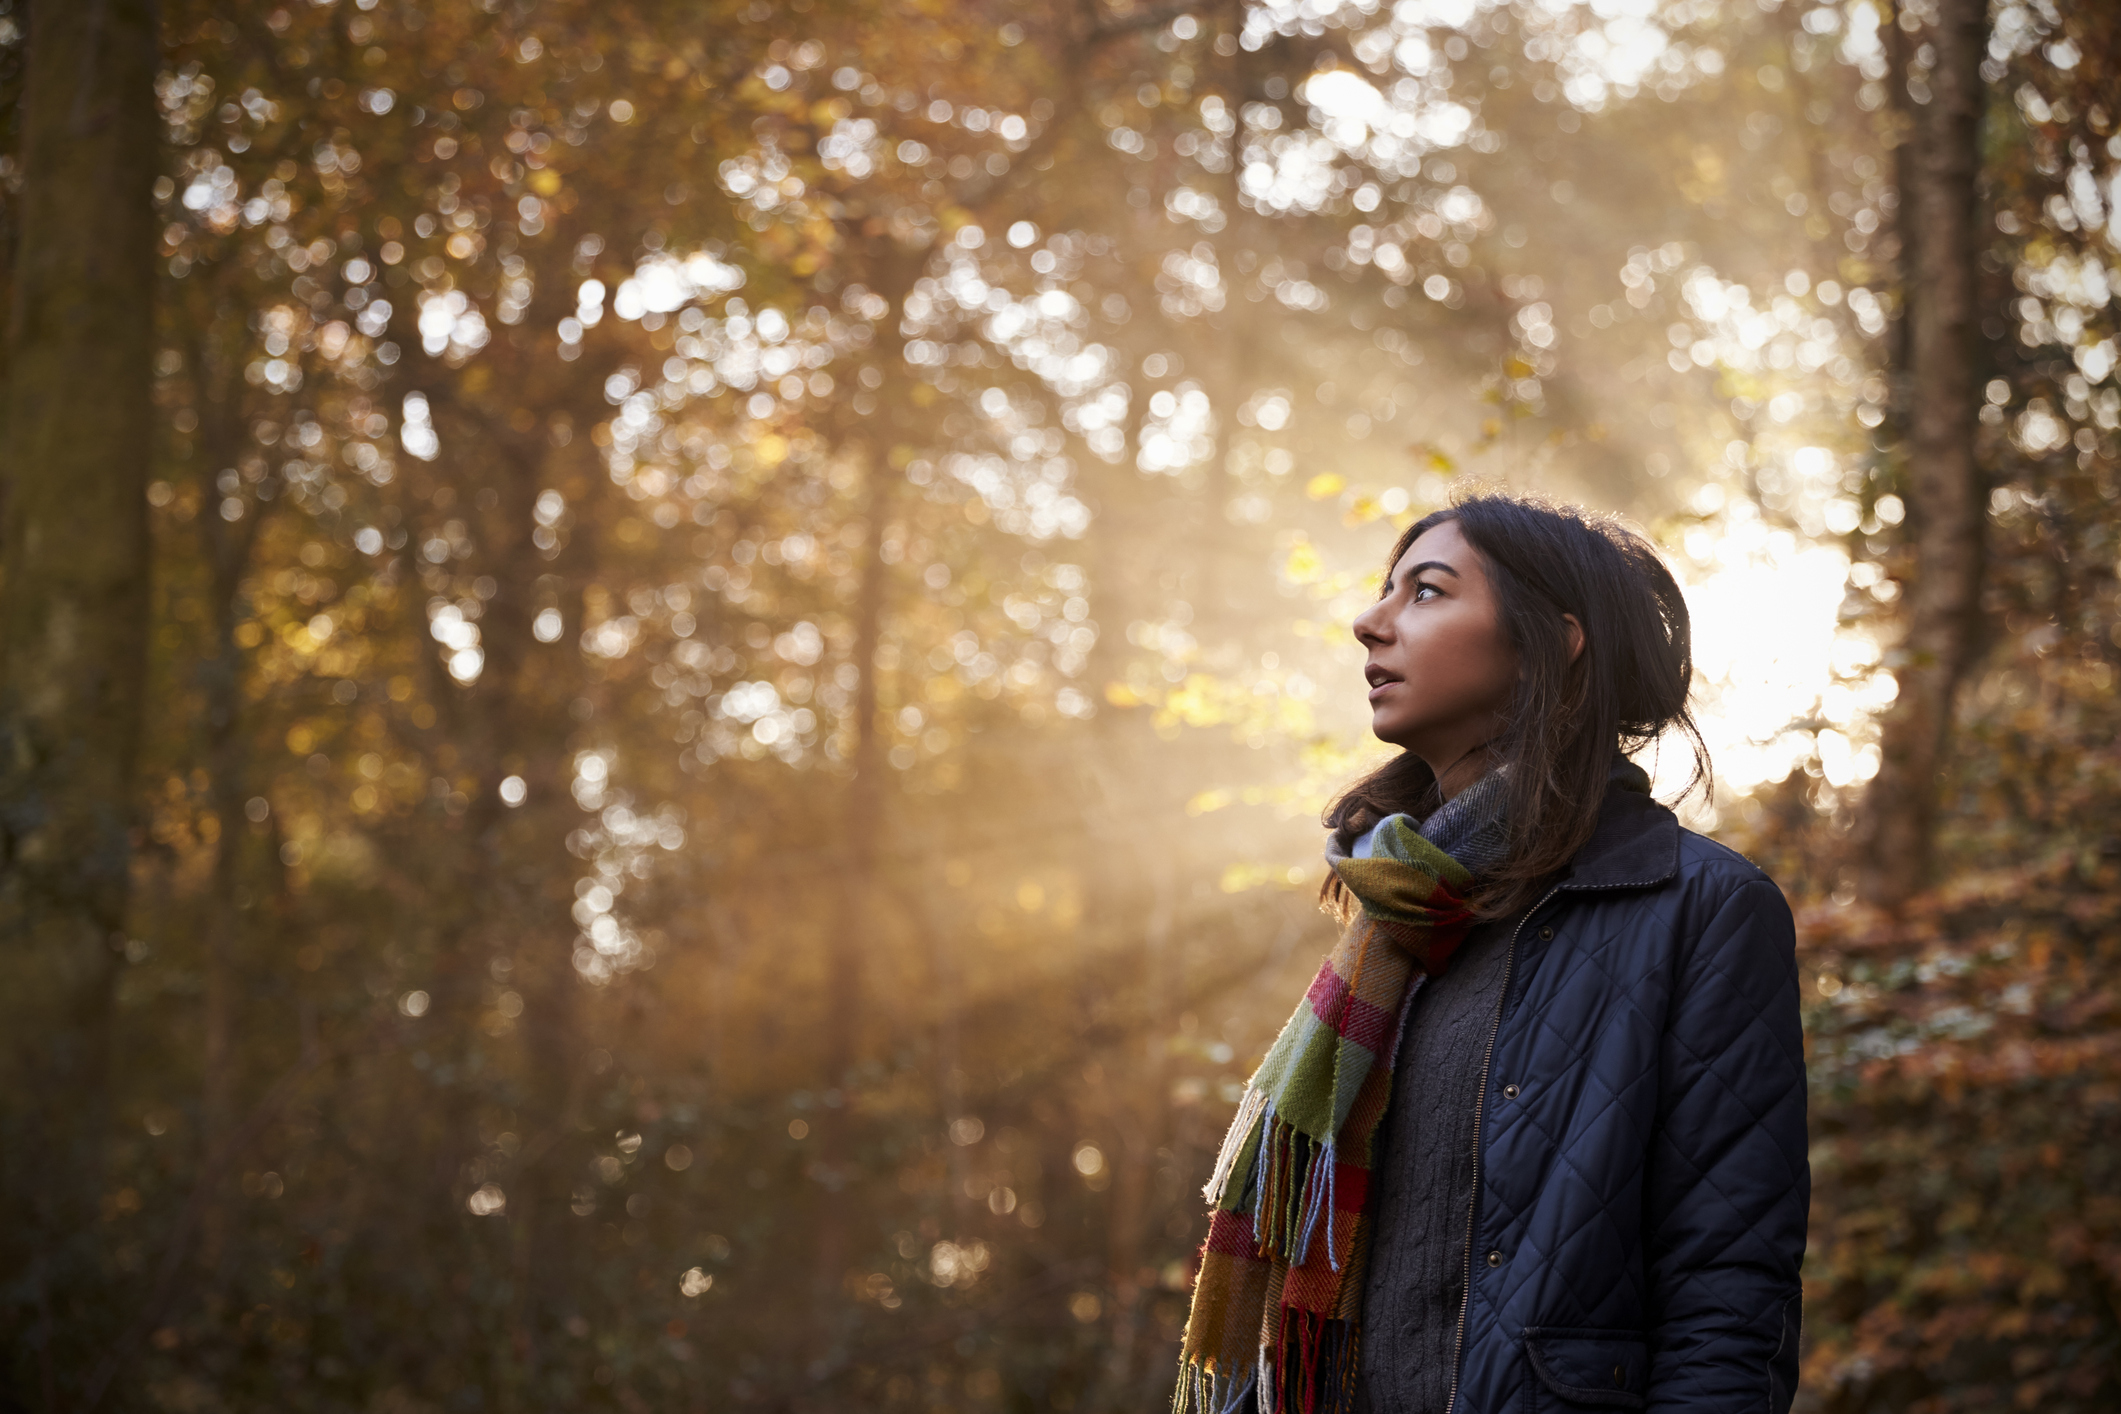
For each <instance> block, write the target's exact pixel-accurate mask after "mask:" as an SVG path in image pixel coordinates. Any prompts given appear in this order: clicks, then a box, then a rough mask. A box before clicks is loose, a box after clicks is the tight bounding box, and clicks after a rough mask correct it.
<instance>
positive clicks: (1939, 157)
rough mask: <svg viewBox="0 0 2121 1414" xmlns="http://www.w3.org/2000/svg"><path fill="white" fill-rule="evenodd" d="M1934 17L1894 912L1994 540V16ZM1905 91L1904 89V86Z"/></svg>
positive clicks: (1889, 756) (1875, 817)
mask: <svg viewBox="0 0 2121 1414" xmlns="http://www.w3.org/2000/svg"><path fill="white" fill-rule="evenodd" d="M1934 13H1935V16H1936V18H1935V21H1934V22H1933V23H1931V24H1929V25H1927V26H1925V28H1924V31H1923V33H1922V34H1921V35H1919V36H1917V37H1916V38H1917V39H1919V40H1923V41H1926V42H1927V43H1928V44H1929V45H1930V46H1931V47H1932V49H1933V51H1934V53H1935V56H1936V60H1935V67H1934V68H1933V69H1932V70H1931V72H1930V76H1929V88H1930V99H1929V101H1928V102H1927V103H1913V102H1910V103H1909V104H1908V105H1907V112H1908V115H1909V116H1910V118H1911V119H1912V130H1911V134H1910V138H1909V148H1908V152H1907V155H1906V161H1905V162H1904V164H1903V171H1904V172H1905V173H1906V176H1905V189H1904V190H1903V191H1902V192H1901V211H1902V214H1903V219H1902V222H1901V232H1902V238H1903V249H1904V251H1905V258H1904V262H1903V266H1902V269H1903V271H1904V275H1903V282H1902V283H1903V289H1904V290H1905V296H1904V298H1905V314H1904V318H1905V319H1906V321H1907V362H1906V367H1905V369H1904V370H1903V381H1902V393H1903V399H1902V408H1903V412H1902V425H1903V426H1904V427H1905V429H1906V442H1905V446H1906V454H1907V473H1906V479H1907V491H1908V496H1907V501H1908V520H1909V523H1910V526H1911V529H1912V532H1913V544H1914V552H1915V558H1914V566H1913V577H1912V582H1911V583H1910V584H1909V586H1908V594H1907V609H1906V620H1905V622H1906V626H1907V627H1906V636H1905V637H1904V638H1903V639H1902V640H1901V643H1900V647H1899V652H1898V655H1897V658H1896V659H1895V660H1894V663H1893V666H1894V673H1895V676H1896V677H1897V679H1898V681H1899V686H1900V694H1899V697H1898V698H1897V699H1896V700H1895V702H1894V704H1893V707H1892V710H1891V712H1890V713H1888V714H1887V716H1886V719H1885V722H1884V731H1883V739H1882V741H1881V747H1882V753H1883V759H1882V761H1881V762H1880V765H1879V770H1878V775H1877V778H1876V779H1875V780H1874V781H1873V782H1872V783H1871V788H1870V792H1869V796H1868V800H1867V810H1868V812H1869V820H1868V837H1867V840H1866V844H1867V849H1866V857H1865V859H1864V877H1863V880H1862V886H1863V892H1864V894H1865V896H1866V897H1868V898H1869V899H1871V900H1872V901H1873V902H1877V903H1881V904H1885V905H1887V906H1891V905H1894V904H1897V903H1899V902H1900V901H1901V900H1903V899H1905V898H1906V897H1907V896H1908V894H1910V893H1912V892H1913V891H1914V890H1915V889H1917V888H1919V887H1920V886H1921V884H1922V881H1923V879H1924V877H1925V874H1926V871H1927V869H1928V866H1929V856H1930V846H1931V840H1932V836H1933V835H1934V833H1935V828H1936V813H1937V794H1938V790H1937V777H1938V772H1939V770H1940V769H1941V767H1942V765H1943V761H1944V753H1945V746H1946V742H1947V739H1948V737H1949V734H1950V730H1951V716H1952V701H1953V697H1954V694H1955V691H1956V689H1957V687H1958V684H1959V680H1960V678H1961V677H1962V676H1963V675H1964V673H1965V671H1966V668H1967V665H1968V661H1969V659H1970V658H1971V656H1972V648H1973V644H1974V640H1975V637H1976V630H1977V627H1978V614H1979V609H1980V589H1981V570H1982V558H1983V539H1984V531H1985V528H1986V505H1985V501H1984V497H1983V492H1982V477H1981V470H1980V468H1979V467H1978V466H1977V465H1976V464H1975V460H1974V433H1975V431H1976V414H1977V413H1978V411H1979V409H1980V394H1979V391H1978V389H1977V386H1976V385H1977V383H1978V380H1979V376H1980V375H1979V372H1978V367H1977V358H1978V347H1977V344H1976V324H1977V320H1976V318H1975V305H1974V299H1975V280H1976V277H1977V274H1978V271H1977V268H1976V260H1977V257H1978V255H1979V253H1980V251H1979V240H1978V237H1977V235H1976V231H1975V224H1976V219H1977V213H1978V209H1979V205H1978V198H1977V194H1976V190H1975V186H1976V181H1977V179H1978V176H1979V173H1980V127H1981V114H1982V106H1983V100H1984V88H1983V84H1982V81H1981V71H1980V70H1981V58H1982V54H1983V52H1984V50H1985V47H1986V41H1987V34H1988V23H1987V16H1988V10H1987V6H1986V5H1985V4H1984V3H1983V0H1937V3H1936V5H1935V6H1934ZM1910 47H1912V46H1910ZM1906 79H1907V75H1906V74H1905V73H1904V72H1903V73H1901V74H1899V75H1897V76H1896V80H1897V82H1898V83H1900V84H1904V83H1905V81H1906Z"/></svg>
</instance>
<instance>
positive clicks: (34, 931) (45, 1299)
mask: <svg viewBox="0 0 2121 1414" xmlns="http://www.w3.org/2000/svg"><path fill="white" fill-rule="evenodd" d="M29 28H30V34H29V41H28V51H27V56H26V59H25V65H26V75H25V83H24V96H23V103H22V149H21V154H22V167H23V185H22V188H21V192H20V195H19V198H18V205H17V211H18V212H19V217H18V219H19V221H20V226H19V231H20V235H19V239H18V244H17V245H16V248H15V267H14V269H13V270H12V271H10V272H9V278H10V280H11V283H12V284H13V287H14V288H13V291H12V308H11V310H10V316H11V317H10V320H9V327H8V329H7V343H8V350H7V359H6V365H7V368H8V382H7V387H6V390H5V401H4V405H0V437H4V442H0V446H4V452H5V455H4V458H0V478H4V480H0V516H4V518H5V532H4V539H0V545H4V547H5V549H4V556H5V559H4V564H0V947H4V948H5V949H6V953H5V959H4V961H5V967H6V970H7V985H6V987H5V988H0V997H4V998H5V1000H4V1002H0V1008H4V1011H0V1035H4V1036H6V1038H7V1045H6V1048H5V1052H4V1056H0V1067H4V1072H0V1084H4V1085H5V1086H6V1087H7V1093H8V1095H9V1096H10V1100H9V1104H8V1107H7V1110H6V1116H7V1117H6V1119H5V1121H4V1125H5V1128H4V1130H0V1154H4V1156H5V1157H4V1158H0V1182H4V1184H5V1192H4V1194H0V1197H4V1200H5V1202H6V1203H7V1211H8V1213H9V1215H10V1216H9V1218H8V1221H7V1222H6V1223H5V1224H4V1230H5V1232H6V1236H4V1237H0V1271H7V1272H9V1273H10V1274H11V1275H12V1277H13V1278H15V1279H14V1280H11V1281H10V1282H9V1287H10V1289H11V1290H12V1291H17V1292H22V1293H24V1294H25V1297H26V1300H27V1301H28V1302H29V1303H30V1305H31V1307H32V1309H31V1311H30V1312H29V1313H27V1315H28V1320H27V1323H26V1324H17V1323H16V1321H15V1320H13V1319H10V1320H9V1321H8V1325H9V1327H10V1328H11V1329H10V1338H9V1341H8V1343H9V1345H10V1346H11V1347H12V1348H13V1350H14V1351H15V1352H16V1354H17V1355H18V1356H19V1363H17V1362H10V1363H11V1364H12V1365H13V1368H12V1370H10V1371H9V1372H8V1376H9V1377H11V1378H12V1380H13V1381H14V1384H15V1389H14V1393H15V1395H16V1397H17V1398H18V1399H19V1401H20V1403H21V1405H22V1406H23V1407H30V1406H33V1405H34V1406H41V1407H43V1408H47V1409H52V1408H56V1407H59V1406H60V1405H62V1404H66V1403H70V1402H71V1400H72V1398H73V1394H74V1391H73V1390H72V1389H71V1388H69V1386H70V1385H71V1383H72V1381H73V1379H74V1378H76V1377H77V1374H74V1373H69V1372H78V1371H80V1370H81V1369H82V1368H84V1366H85V1364H86V1362H85V1361H84V1360H83V1359H81V1358H80V1352H81V1351H82V1350H83V1349H85V1348H88V1347H90V1346H91V1345H92V1344H93V1343H94V1341H95V1340H96V1337H97V1334H98V1332H99V1330H100V1328H101V1322H100V1321H99V1320H98V1319H97V1315H98V1313H97V1312H96V1311H95V1310H94V1309H93V1307H91V1306H90V1305H89V1298H90V1293H91V1290H92V1282H93V1276H94V1272H95V1264H94V1260H93V1251H92V1239H93V1224H94V1222H95V1220H96V1212H97V1199H98V1197H99V1195H100V1188H101V1178H100V1157H101V1150H102V1141H103V1137H104V1130H105V1118H106V1107H107V1101H106V1097H105V1094H104V1089H105V1084H106V1071H107V1066H108V1045H109V1039H110V1029H111V1012H112V1001H113V991H114V982H115V980H116V976H117V961H118V957H119V955H120V950H121V948H122V943H123V937H122V930H123V928H124V925H125V912H126V899H127V892H128V878H129V872H130V867H131V848H130V828H131V824H132V819H133V800H132V784H133V781H132V778H133V765H134V759H135V756H136V754H137V749H138V741H139V731H138V727H139V723H140V719H141V713H140V696H141V689H142V683H143V680H144V677H145V669H146V647H147V610H148V598H147V573H148V566H147V503H146V487H147V469H148V464H149V460H150V457H151V456H152V453H153V434H154V424H153V418H152V411H151V407H150V403H149V383H150V376H151V375H150V362H151V359H152V355H153V344H154V335H153V322H152V299H153V295H154V248H155V222H154V211H153V208H152V206H151V205H150V203H149V186H150V183H152V181H153V180H154V175H155V164H156V158H157V154H158V148H157V144H156V131H155V122H156V118H155V108H154V77H155V65H156V58H157V44H158V36H157V31H156V23H155V9H154V6H153V5H152V4H151V3H148V0H96V3H88V0H81V2H80V3H71V4H60V3H44V0H40V2H39V3H38V4H37V5H36V6H35V7H34V10H33V12H32V14H31V15H30V27H29ZM25 1333H26V1338H25ZM62 1347H63V1348H62ZM6 1397H7V1396H5V1395H0V1399H5V1398H6Z"/></svg>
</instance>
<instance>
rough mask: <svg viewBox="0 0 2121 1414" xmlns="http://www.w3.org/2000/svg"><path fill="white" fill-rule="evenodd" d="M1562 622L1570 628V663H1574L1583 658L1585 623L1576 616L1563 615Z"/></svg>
mask: <svg viewBox="0 0 2121 1414" xmlns="http://www.w3.org/2000/svg"><path fill="white" fill-rule="evenodd" d="M1561 621H1562V623H1563V624H1565V625H1567V627H1568V635H1569V661H1570V662H1571V663H1573V662H1575V661H1576V660H1577V659H1578V658H1581V657H1582V656H1583V621H1582V620H1581V619H1579V618H1577V617H1576V616H1575V615H1574V614H1563V615H1562V616H1561Z"/></svg>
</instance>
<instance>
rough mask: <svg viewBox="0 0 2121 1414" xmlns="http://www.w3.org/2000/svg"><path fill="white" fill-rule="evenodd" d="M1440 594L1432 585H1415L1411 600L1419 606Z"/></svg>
mask: <svg viewBox="0 0 2121 1414" xmlns="http://www.w3.org/2000/svg"><path fill="white" fill-rule="evenodd" d="M1440 593H1442V591H1441V590H1439V589H1438V588H1437V587H1436V586H1435V585H1433V584H1417V585H1415V586H1414V594H1413V599H1414V602H1415V603H1417V604H1419V603H1422V602H1424V601H1425V600H1428V599H1430V598H1432V597H1434V596H1435V595H1437V594H1440Z"/></svg>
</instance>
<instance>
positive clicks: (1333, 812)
mask: <svg viewBox="0 0 2121 1414" xmlns="http://www.w3.org/2000/svg"><path fill="white" fill-rule="evenodd" d="M1446 522H1455V523H1456V524H1457V526H1458V529H1459V532H1460V533H1461V534H1463V535H1464V536H1465V538H1466V543H1467V544H1469V545H1471V546H1472V547H1473V549H1474V552H1475V553H1477V554H1478V555H1479V556H1480V558H1481V561H1482V563H1483V565H1484V566H1485V568H1486V569H1487V572H1488V579H1489V582H1490V583H1492V584H1493V585H1494V587H1495V601H1496V605H1497V612H1498V615H1499V617H1500V619H1501V627H1502V631H1503V632H1504V634H1506V635H1507V636H1508V641H1509V645H1510V648H1511V649H1512V650H1513V651H1514V652H1515V653H1516V655H1517V663H1518V674H1517V691H1516V694H1515V695H1514V696H1513V697H1512V699H1511V701H1510V704H1509V706H1508V708H1507V709H1506V713H1505V722H1504V726H1503V729H1502V732H1501V734H1500V735H1499V736H1497V737H1496V738H1495V739H1494V741H1493V742H1491V743H1490V744H1489V751H1490V753H1491V759H1492V761H1493V763H1494V764H1495V765H1496V766H1499V767H1502V768H1504V770H1505V773H1506V774H1505V777H1504V779H1505V782H1506V789H1505V797H1504V798H1505V805H1504V810H1505V812H1506V818H1507V819H1508V821H1509V831H1510V835H1509V839H1510V845H1509V854H1508V858H1507V859H1506V861H1505V862H1504V863H1503V865H1502V866H1501V867H1499V868H1497V869H1495V870H1492V871H1490V872H1489V873H1488V875H1487V876H1486V877H1484V878H1483V879H1482V880H1481V882H1480V886H1479V888H1478V889H1477V891H1476V892H1475V895H1474V903H1475V907H1476V908H1477V910H1478V912H1479V913H1480V915H1481V916H1482V917H1485V918H1494V917H1503V916H1507V915H1510V914H1513V913H1517V912H1520V911H1521V910H1523V909H1526V908H1529V907H1531V906H1532V905H1533V904H1534V903H1535V902H1536V901H1537V899H1538V896H1539V894H1540V893H1541V892H1543V890H1544V888H1545V887H1546V885H1547V884H1548V882H1549V881H1551V880H1552V879H1553V877H1554V876H1555V875H1556V874H1558V873H1559V872H1560V871H1561V870H1562V869H1563V868H1565V867H1567V865H1568V862H1569V860H1570V859H1572V858H1573V857H1574V856H1575V854H1576V852H1577V851H1578V850H1579V849H1581V848H1583V846H1584V843H1585V842H1586V841H1588V840H1589V839H1590V837H1591V833H1592V831H1593V830H1594V829H1595V828H1596V827H1597V824H1598V809H1599V805H1600V803H1601V802H1602V801H1603V800H1604V799H1605V793H1606V781H1607V776H1608V774H1609V772H1610V771H1611V769H1612V765H1613V757H1614V753H1615V752H1616V751H1625V752H1633V751H1636V750H1638V749H1640V748H1642V747H1644V746H1647V745H1649V744H1650V743H1651V742H1653V741H1655V740H1657V739H1658V738H1659V737H1661V736H1663V735H1664V734H1665V733H1666V732H1672V733H1675V734H1676V735H1677V736H1678V737H1679V739H1680V741H1681V742H1682V743H1684V745H1685V746H1686V747H1687V749H1688V750H1689V751H1690V752H1691V753H1692V756H1693V773H1692V775H1691V777H1690V778H1689V780H1688V782H1687V785H1686V788H1685V790H1684V791H1682V792H1681V794H1682V796H1683V795H1685V794H1688V793H1691V792H1692V791H1693V790H1694V789H1696V788H1697V787H1701V788H1707V787H1708V786H1709V784H1710V774H1709V759H1708V750H1707V747H1706V746H1705V745H1704V744H1703V742H1702V740H1701V733H1700V731H1699V730H1698V729H1697V728H1696V726H1695V724H1694V717H1693V713H1692V712H1690V711H1689V710H1688V708H1687V695H1688V692H1689V690H1690V689H1691V687H1692V684H1693V677H1694V654H1693V645H1692V631H1691V629H1690V628H1689V625H1688V621H1687V609H1686V600H1685V599H1684V598H1683V597H1681V595H1680V592H1679V584H1678V581H1676V580H1675V579H1673V578H1672V572H1671V571H1670V570H1669V569H1667V568H1666V567H1665V564H1664V561H1663V560H1662V559H1661V558H1660V557H1659V556H1658V554H1657V551H1656V549H1655V547H1653V546H1652V545H1651V544H1650V542H1649V541H1647V540H1645V539H1644V538H1643V537H1642V536H1641V535H1639V534H1637V533H1635V532H1634V531H1632V530H1630V529H1628V528H1627V527H1626V526H1624V525H1622V524H1621V523H1620V522H1619V521H1617V520H1614V519H1613V518H1611V517H1608V516H1598V515H1592V514H1589V513H1586V512H1584V511H1582V510H1579V509H1577V508H1576V507H1573V506H1563V505H1556V504H1552V503H1549V502H1546V501H1542V500H1537V499H1533V498H1530V497H1521V496H1507V495H1495V494H1484V495H1476V496H1471V497H1468V498H1467V499H1465V500H1462V501H1460V502H1459V503H1458V504H1457V505H1455V506H1452V507H1451V508H1450V509H1448V510H1441V511H1436V512H1434V513H1433V514H1431V515H1427V516H1424V517H1422V518H1421V519H1420V520H1418V521H1416V522H1415V523H1414V524H1413V525H1411V526H1409V527H1408V528H1407V530H1406V533H1405V534H1403V535H1401V536H1400V537H1399V540H1398V543H1396V544H1395V545H1393V547H1392V556H1391V558H1390V559H1388V560H1387V561H1386V562H1385V573H1386V576H1387V579H1388V582H1389V577H1390V575H1391V571H1392V567H1393V566H1395V565H1397V564H1398V563H1399V561H1400V557H1401V556H1403V555H1405V554H1406V552H1407V547H1408V546H1410V545H1412V544H1413V543H1414V542H1415V541H1416V540H1417V539H1419V538H1420V537H1421V536H1422V535H1423V534H1424V533H1425V532H1427V531H1430V530H1433V529H1435V528H1436V527H1437V526H1439V525H1443V524H1445V523H1446ZM1563 614H1574V615H1575V616H1576V620H1577V622H1578V623H1580V624H1582V625H1583V652H1582V653H1580V654H1578V655H1577V657H1576V660H1575V661H1574V662H1571V661H1570V660H1569V640H1568V626H1567V625H1566V624H1565V623H1563V621H1562V615H1563ZM1441 804H1442V797H1441V795H1440V793H1439V792H1438V790H1437V788H1436V777H1435V775H1434V774H1433V773H1432V772H1431V771H1430V769H1429V766H1428V763H1427V762H1425V761H1423V760H1422V759H1421V758H1420V757H1419V756H1416V755H1415V754H1414V753H1413V752H1411V751H1407V752H1402V753H1400V755H1399V756H1397V757H1395V758H1394V759H1393V760H1391V761H1388V762H1386V763H1385V764H1384V765H1383V766H1380V767H1379V768H1377V769H1376V770H1375V771H1372V772H1371V773H1370V774H1369V775H1367V776H1365V777H1363V778H1362V779H1361V780H1359V781H1357V782H1356V783H1355V784H1354V785H1352V786H1350V787H1348V789H1347V791H1346V792H1344V793H1343V794H1342V795H1341V797H1340V798H1339V799H1338V800H1336V801H1334V802H1333V804H1332V806H1331V807H1330V808H1329V809H1328V810H1327V811H1326V816H1325V822H1326V824H1327V825H1329V826H1331V827H1332V828H1333V829H1334V830H1335V831H1336V832H1337V833H1338V834H1339V836H1340V838H1341V842H1342V844H1343V846H1344V847H1345V846H1347V845H1349V844H1352V843H1353V841H1354V838H1355V836H1357V835H1359V834H1361V833H1362V832H1363V831H1364V830H1367V829H1368V828H1370V826H1372V825H1374V824H1376V823H1377V821H1379V820H1381V819H1383V818H1384V817H1385V816H1387V815H1392V814H1398V813H1402V812H1403V813H1405V814H1409V815H1412V816H1414V817H1415V818H1416V819H1417V820H1419V819H1420V818H1421V817H1422V816H1423V815H1425V814H1427V813H1429V812H1431V811H1433V810H1435V809H1437V808H1438V806H1440V805H1441Z"/></svg>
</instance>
